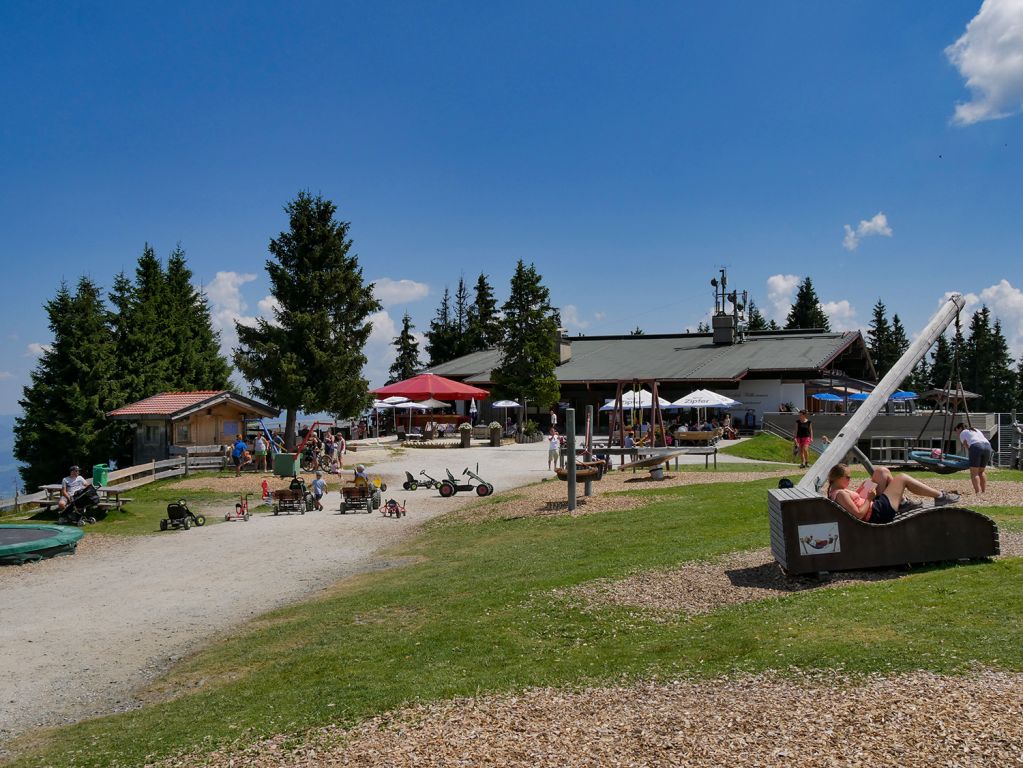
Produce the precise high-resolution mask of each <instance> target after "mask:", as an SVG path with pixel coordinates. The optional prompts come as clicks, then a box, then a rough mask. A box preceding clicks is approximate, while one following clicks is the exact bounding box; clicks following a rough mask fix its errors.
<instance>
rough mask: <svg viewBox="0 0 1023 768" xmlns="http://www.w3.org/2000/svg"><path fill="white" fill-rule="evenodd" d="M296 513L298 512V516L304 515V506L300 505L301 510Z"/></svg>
mask: <svg viewBox="0 0 1023 768" xmlns="http://www.w3.org/2000/svg"><path fill="white" fill-rule="evenodd" d="M298 512H299V514H302V515H304V514H305V505H304V504H303V505H302V508H301V509H300V510H298Z"/></svg>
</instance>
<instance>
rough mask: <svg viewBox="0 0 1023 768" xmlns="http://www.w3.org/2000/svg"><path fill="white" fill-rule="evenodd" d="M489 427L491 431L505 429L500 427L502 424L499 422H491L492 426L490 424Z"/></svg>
mask: <svg viewBox="0 0 1023 768" xmlns="http://www.w3.org/2000/svg"><path fill="white" fill-rule="evenodd" d="M487 426H489V427H490V429H504V427H502V426H501V425H500V424H499V423H498V422H496V421H492V422H490V424H488V425H487Z"/></svg>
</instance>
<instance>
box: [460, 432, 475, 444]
mask: <svg viewBox="0 0 1023 768" xmlns="http://www.w3.org/2000/svg"><path fill="white" fill-rule="evenodd" d="M459 438H461V441H462V447H463V448H468V447H469V446H470V445H472V432H470V431H469V430H468V429H460V430H459Z"/></svg>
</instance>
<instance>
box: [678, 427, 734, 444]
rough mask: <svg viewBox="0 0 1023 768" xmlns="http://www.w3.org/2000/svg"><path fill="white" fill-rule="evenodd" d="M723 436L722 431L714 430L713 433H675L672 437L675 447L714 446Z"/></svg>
mask: <svg viewBox="0 0 1023 768" xmlns="http://www.w3.org/2000/svg"><path fill="white" fill-rule="evenodd" d="M723 434H724V430H723V429H715V430H713V431H702V430H701V431H698V432H676V433H675V434H674V435H672V437H673V438H674V439H675V445H677V446H684V445H714V443H716V442H717V441H718V440H720V439H721V436H722V435H723Z"/></svg>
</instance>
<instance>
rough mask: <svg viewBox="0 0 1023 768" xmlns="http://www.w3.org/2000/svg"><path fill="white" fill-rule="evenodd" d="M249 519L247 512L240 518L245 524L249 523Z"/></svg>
mask: <svg viewBox="0 0 1023 768" xmlns="http://www.w3.org/2000/svg"><path fill="white" fill-rule="evenodd" d="M249 517H251V515H249V513H248V512H246V513H245V516H244V517H242V520H244V521H245V522H246V523H247V522H249Z"/></svg>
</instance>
